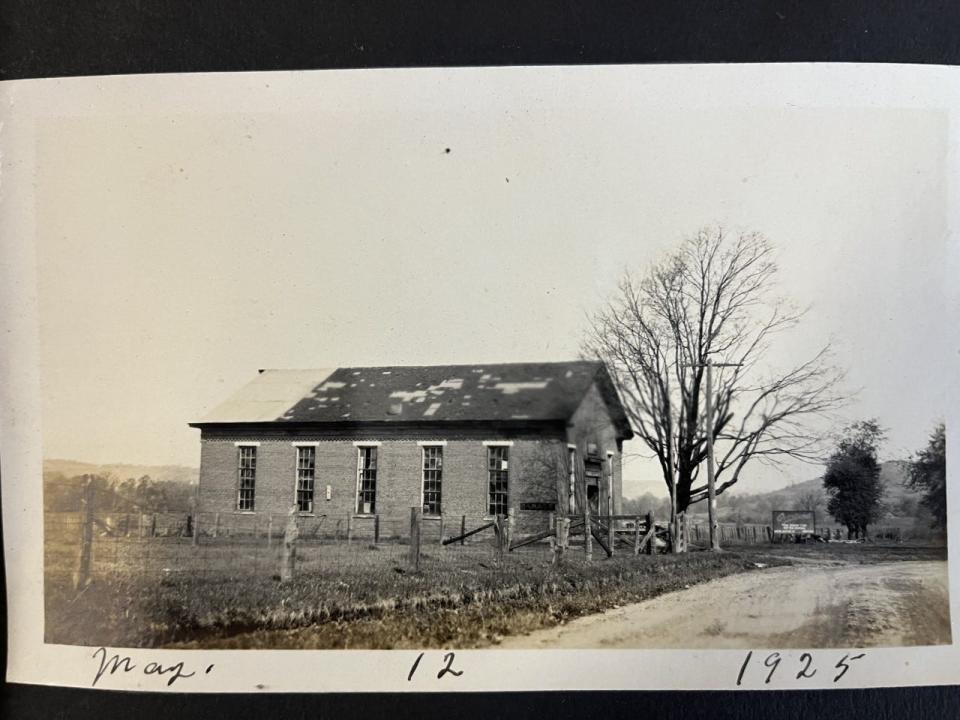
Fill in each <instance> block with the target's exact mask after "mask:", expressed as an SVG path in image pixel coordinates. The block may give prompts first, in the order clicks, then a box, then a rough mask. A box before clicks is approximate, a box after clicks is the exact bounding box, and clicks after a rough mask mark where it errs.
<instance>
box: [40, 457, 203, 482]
mask: <svg viewBox="0 0 960 720" xmlns="http://www.w3.org/2000/svg"><path fill="white" fill-rule="evenodd" d="M43 475H44V478H47V479H53V478H55V477H56V476H58V475H62V476H63V477H64V478H65V479H67V478H72V477H76V476H77V475H100V476H102V477H109V478H110V479H111V480H113V481H114V482H123V481H124V480H128V479H130V478H134V479H137V480H138V479H140V478H142V477H143V476H145V475H146V476H149V477H150V479H151V480H155V481H157V482H179V483H189V484H196V482H197V480H198V479H199V477H200V470H199V469H198V468H192V467H186V466H184V465H127V464H124V463H110V464H105V465H99V464H96V463H88V462H82V461H80V460H61V459H53V458H51V459H47V458H45V459H44V461H43Z"/></svg>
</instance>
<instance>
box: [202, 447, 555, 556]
mask: <svg viewBox="0 0 960 720" xmlns="http://www.w3.org/2000/svg"><path fill="white" fill-rule="evenodd" d="M561 432H562V431H559V430H554V431H551V432H550V433H548V434H546V436H543V437H527V438H513V439H509V440H508V441H509V442H511V443H512V445H511V446H510V447H509V451H508V452H509V461H508V473H509V503H510V507H511V511H512V512H513V514H514V515H515V519H514V523H515V526H516V529H517V531H518V532H528V531H531V530H533V529H541V528H545V527H546V524H547V522H548V516H549V511H548V510H522V509H521V507H520V504H521V503H528V502H539V503H555V502H556V499H557V498H556V492H555V490H554V489H553V486H552V485H551V484H550V483H549V479H544V477H543V464H542V457H543V456H544V454H545V453H550V452H553V453H556V452H559V451H560V450H561V449H562V448H563V447H565V440H564V438H563V437H562V434H561ZM484 440H492V441H504V440H505V439H504V438H496V437H492V436H491V435H490V434H482V433H478V434H476V435H475V436H473V437H463V436H462V434H461V436H460V437H451V436H448V437H443V436H442V435H441V434H439V433H433V434H432V435H431V437H430V438H429V441H430V442H432V441H445V445H443V470H442V472H443V474H442V513H443V515H444V516H445V524H446V528H445V534H446V535H447V536H450V535H452V534H455V532H454V531H459V527H460V522H461V517H462V516H464V515H465V516H466V522H467V527H468V529H469V528H473V527H477V526H478V525H480V524H483V523H485V522H488V521H489V519H490V518H489V515H488V498H487V488H488V482H489V480H488V473H487V447H486V446H485V445H484V444H483V441H484ZM248 442H249V443H258V445H257V471H256V495H255V512H256V513H257V514H266V513H271V514H278V515H283V514H286V513H287V512H289V510H290V508H291V507H292V505H293V504H294V502H295V498H296V494H295V488H296V457H297V450H296V445H295V443H305V442H316V443H317V445H316V477H315V492H314V513H313V514H314V515H315V516H321V515H325V516H327V527H328V528H333V527H335V523H336V521H342V522H341V527H343V526H344V525H345V523H346V519H347V517H348V516H350V517H351V522H352V525H353V528H354V529H355V530H356V531H357V532H358V533H359V534H360V535H366V534H369V533H371V532H372V527H373V526H372V521H369V520H367V519H365V518H361V517H359V516H358V515H357V513H356V512H355V510H356V501H357V500H356V498H357V455H358V450H357V444H358V443H365V442H378V443H379V445H378V446H377V494H376V512H377V514H379V515H380V522H381V532H382V535H383V536H385V537H387V536H389V535H392V534H397V529H398V528H399V529H400V532H399V534H401V535H405V534H406V527H407V523H408V520H409V517H410V508H411V507H419V506H420V505H421V502H422V482H423V478H422V462H423V460H422V447H421V446H420V445H419V444H418V443H417V439H416V438H410V437H404V438H393V439H391V438H388V437H385V434H381V435H380V436H379V437H378V438H367V439H364V440H354V439H346V438H332V439H331V438H325V437H323V436H321V435H318V434H316V433H314V434H307V433H303V434H299V435H297V436H295V437H291V436H290V435H284V436H283V437H265V436H264V435H262V434H258V435H252V434H251V435H249V436H242V437H241V436H239V435H236V434H230V435H221V436H218V433H217V432H216V431H212V432H211V431H209V430H207V431H204V433H203V437H202V439H201V454H200V491H199V492H200V509H201V511H202V512H204V513H211V512H219V513H221V514H225V515H245V514H246V513H240V512H238V511H237V510H236V503H237V463H238V453H239V450H238V447H237V443H248ZM328 485H329V486H330V498H329V500H328V499H327V486H328ZM438 530H439V523H427V524H426V529H425V534H426V535H430V534H431V533H435V532H436V531H438Z"/></svg>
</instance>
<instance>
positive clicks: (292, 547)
mask: <svg viewBox="0 0 960 720" xmlns="http://www.w3.org/2000/svg"><path fill="white" fill-rule="evenodd" d="M299 534H300V531H299V529H298V528H297V506H296V505H294V506H293V507H292V508H290V512H289V513H287V526H286V527H285V528H284V531H283V552H282V554H281V556H280V582H286V581H288V580H292V579H293V574H294V570H295V569H296V564H297V537H298V535H299Z"/></svg>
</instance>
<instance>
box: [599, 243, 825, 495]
mask: <svg viewBox="0 0 960 720" xmlns="http://www.w3.org/2000/svg"><path fill="white" fill-rule="evenodd" d="M776 273H777V266H776V263H775V262H774V258H773V247H772V245H771V243H770V242H769V241H768V240H767V239H766V238H765V237H764V236H762V235H760V234H758V233H739V234H735V235H731V234H728V233H726V232H725V231H724V230H722V229H718V228H707V229H704V230H702V231H700V232H699V233H697V234H696V235H695V236H693V237H691V238H689V239H687V240H685V241H684V242H683V243H682V244H681V245H680V247H679V248H678V249H677V250H676V251H675V252H674V253H673V254H671V255H669V256H668V257H667V258H666V259H665V260H664V261H662V262H659V263H657V264H655V265H654V266H653V267H651V268H650V270H649V271H648V273H647V274H646V275H645V276H643V277H642V278H641V279H639V280H638V279H636V278H635V277H632V276H631V275H630V274H626V275H625V276H624V277H623V279H622V280H621V282H620V285H619V291H618V293H617V294H616V295H615V297H614V298H613V300H612V301H611V302H610V303H608V305H607V306H606V307H604V308H603V309H602V310H600V311H599V312H598V313H596V315H594V317H593V318H592V322H591V327H590V330H589V331H588V334H587V337H586V339H585V341H584V344H583V348H582V350H583V353H584V355H586V356H588V357H596V358H599V359H601V360H603V361H604V362H606V364H607V367H608V369H609V371H610V373H611V375H612V377H613V378H614V381H615V382H616V384H617V387H618V389H619V391H620V393H621V397H622V398H623V400H624V404H625V405H626V408H627V412H628V414H629V416H630V420H631V422H632V425H633V428H634V430H635V431H636V432H637V435H638V437H639V439H640V440H642V441H643V442H644V443H645V444H646V446H647V447H648V448H649V449H650V450H651V451H652V453H653V454H654V455H655V456H656V458H657V460H658V461H659V463H660V467H661V469H662V472H663V478H664V481H665V482H666V484H667V489H668V490H670V491H671V493H675V495H676V508H677V512H678V513H679V512H683V511H685V510H686V508H687V507H688V506H689V505H690V504H692V503H696V502H699V501H701V500H703V499H705V498H706V497H707V487H706V485H705V484H698V479H699V475H700V473H699V471H700V466H701V462H702V461H703V460H704V459H705V457H706V452H707V436H706V433H707V432H708V431H709V432H712V433H713V437H714V445H715V454H716V459H717V468H716V481H717V494H718V495H719V494H721V493H723V492H724V491H725V490H726V489H728V488H730V487H731V486H733V485H734V484H736V482H737V481H738V480H739V479H740V475H741V473H742V472H743V469H744V467H745V466H746V465H747V463H748V462H750V461H751V460H753V459H758V460H764V461H767V462H770V463H777V462H780V461H783V460H784V459H786V458H799V459H801V460H807V461H811V462H822V460H823V456H824V454H825V452H824V448H823V446H822V445H821V442H820V441H821V437H820V434H819V433H817V432H814V431H813V430H812V429H811V423H810V421H811V420H813V419H815V418H818V417H821V416H824V415H827V414H829V413H830V412H831V411H832V410H834V409H836V408H837V407H838V406H839V405H840V404H841V403H842V402H843V400H844V398H843V397H842V396H841V395H840V393H839V392H838V387H839V382H840V380H841V378H842V374H841V373H840V371H839V370H837V369H836V368H834V367H832V366H831V365H830V362H829V358H830V352H829V345H827V346H825V347H824V348H823V349H822V350H820V351H819V352H817V353H816V354H815V355H814V356H813V357H811V358H809V359H806V360H804V361H802V362H799V363H798V364H796V365H795V366H794V367H792V368H790V369H788V370H782V371H779V372H777V371H775V370H772V369H771V368H767V367H764V366H763V365H762V363H761V361H762V360H763V358H764V356H765V354H766V351H767V350H768V348H769V347H770V344H771V342H772V341H773V340H774V339H775V338H776V337H777V336H778V335H779V334H780V333H783V332H784V331H787V330H790V329H792V328H794V327H795V326H796V325H797V323H798V322H799V321H800V319H801V317H802V315H803V312H801V311H798V310H795V309H793V308H792V307H791V306H790V305H789V304H788V303H786V302H785V301H783V300H782V299H780V298H777V297H775V296H774V294H773V291H774V289H775V284H776V283H775V279H776ZM708 360H712V361H715V362H728V363H739V364H740V365H739V366H738V367H716V368H714V398H713V402H714V407H715V408H716V410H715V423H714V426H713V427H712V428H709V429H707V428H705V427H703V422H702V415H703V413H702V412H701V402H702V401H703V398H702V395H703V385H704V364H705V363H706V362H707V361H708Z"/></svg>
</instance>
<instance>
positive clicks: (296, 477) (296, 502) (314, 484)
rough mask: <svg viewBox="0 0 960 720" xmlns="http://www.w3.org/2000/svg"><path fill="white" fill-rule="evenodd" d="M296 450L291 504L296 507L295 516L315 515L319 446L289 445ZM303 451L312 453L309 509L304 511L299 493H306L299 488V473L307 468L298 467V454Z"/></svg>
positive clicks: (314, 443)
mask: <svg viewBox="0 0 960 720" xmlns="http://www.w3.org/2000/svg"><path fill="white" fill-rule="evenodd" d="M291 444H292V445H293V447H294V449H295V450H296V453H297V455H296V460H295V463H296V464H295V466H294V471H293V502H294V505H296V506H297V514H299V515H308V516H309V515H315V514H316V509H317V448H318V447H319V446H320V443H318V442H295V443H291ZM304 450H312V451H313V467H312V468H311V469H312V470H313V477H312V478H311V487H310V509H309V510H304V509H303V508H302V507H301V506H300V493H301V492H306V491H305V490H301V488H300V480H301V477H300V471H301V470H305V469H307V468H301V467H300V453H301V452H302V451H304Z"/></svg>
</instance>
